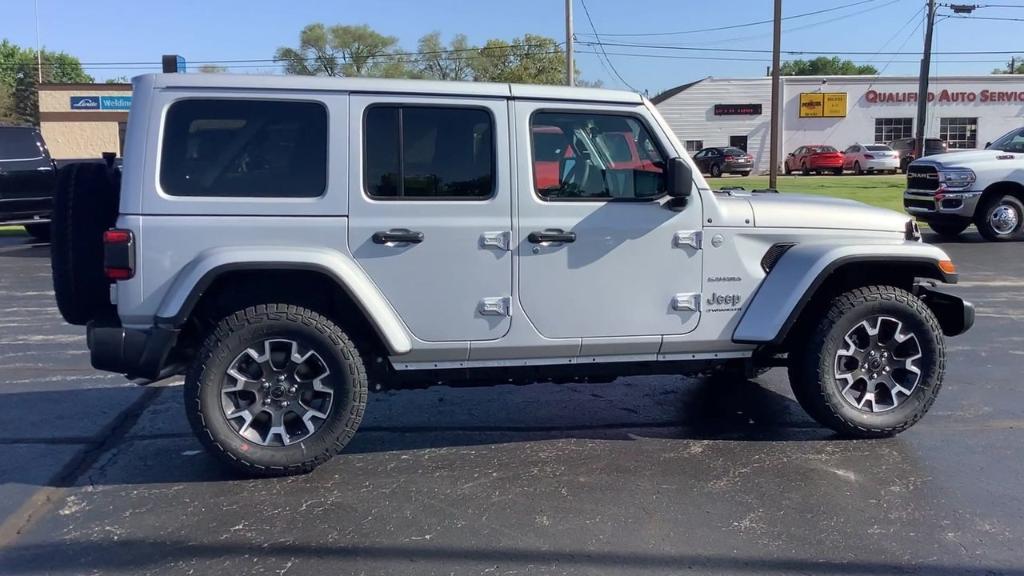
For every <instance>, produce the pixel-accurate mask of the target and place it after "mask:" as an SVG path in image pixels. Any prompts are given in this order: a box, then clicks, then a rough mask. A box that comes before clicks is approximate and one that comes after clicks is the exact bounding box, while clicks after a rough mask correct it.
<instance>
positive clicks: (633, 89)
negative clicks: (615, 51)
mask: <svg viewBox="0 0 1024 576" xmlns="http://www.w3.org/2000/svg"><path fill="white" fill-rule="evenodd" d="M580 5H581V6H583V13H584V14H586V16H587V22H589V23H590V29H591V30H593V31H594V38H595V39H597V45H598V46H599V47H600V48H601V55H602V56H604V59H605V62H607V63H608V67H609V68H611V69H612V72H613V73H614V74H615V77H616V78H618V79H619V82H622V83H623V84H625V85H626V87H627V88H629V89H630V90H632V91H633V92H636V91H637V90H636V88H634V87H633V86H632V85H630V83H629V82H626V79H625V78H623V77H622V74H619V71H618V70H617V69H616V68H615V64H612V61H611V59H610V58H608V53H607V52H605V50H604V44H601V37H600V36H598V34H597V27H596V26H594V20H593V19H592V18H591V17H590V9H589V8H587V2H586V0H580Z"/></svg>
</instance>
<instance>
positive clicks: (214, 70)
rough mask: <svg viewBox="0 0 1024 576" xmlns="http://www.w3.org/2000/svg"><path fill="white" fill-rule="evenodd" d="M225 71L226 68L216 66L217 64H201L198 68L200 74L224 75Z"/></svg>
mask: <svg viewBox="0 0 1024 576" xmlns="http://www.w3.org/2000/svg"><path fill="white" fill-rule="evenodd" d="M227 71H228V69H227V67H226V66H218V65H217V64H203V65H202V66H200V67H199V73H200V74H224V73H225V72H227Z"/></svg>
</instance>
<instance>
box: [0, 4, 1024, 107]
mask: <svg viewBox="0 0 1024 576" xmlns="http://www.w3.org/2000/svg"><path fill="white" fill-rule="evenodd" d="M586 1H587V7H588V8H589V9H590V15H591V17H592V18H593V21H594V26H595V27H596V29H597V31H598V32H599V33H601V34H630V33H640V34H649V33H664V32H673V31H682V30H693V29H700V28H708V27H716V26H727V25H732V24H738V23H746V22H751V21H757V20H767V19H770V18H771V16H772V3H771V2H770V1H769V0H731V1H730V2H708V1H698V0H586ZM853 1H854V0H785V1H784V4H783V12H784V15H793V14H798V13H804V12H810V11H815V10H821V9H823V8H831V7H834V6H840V5H844V4H850V3H851V2H853ZM38 2H39V20H40V33H41V37H42V43H43V45H44V46H45V47H46V48H49V49H53V50H64V51H66V52H69V53H71V54H74V55H75V56H78V57H79V58H80V59H81V60H82V61H83V62H85V63H87V65H88V66H87V67H88V72H89V73H90V74H92V75H93V76H95V77H96V78H97V79H99V80H103V79H106V78H108V77H115V76H120V75H127V76H132V75H135V74H140V73H144V72H146V71H147V70H145V69H133V68H136V67H134V66H133V67H128V66H124V67H122V68H112V67H102V68H101V67H95V66H93V65H92V63H103V62H158V61H159V58H160V55H161V54H165V53H179V54H182V55H184V56H185V57H186V58H187V59H188V60H190V61H202V60H242V59H261V58H271V57H272V56H273V53H274V50H275V49H276V48H277V47H278V46H283V45H292V44H295V43H296V42H297V37H298V32H299V30H300V29H301V28H302V27H303V26H304V25H306V24H308V23H310V22H314V21H322V22H324V23H328V24H334V23H344V24H363V23H365V24H369V25H370V26H372V27H373V28H375V29H377V30H378V31H380V32H383V33H386V34H391V35H394V36H397V37H398V38H400V40H401V44H402V46H403V47H404V48H408V49H414V48H415V45H416V40H417V39H418V38H419V37H420V36H422V35H423V34H425V33H427V32H430V31H433V30H439V31H441V32H442V34H443V35H445V36H446V37H447V36H449V35H451V34H455V33H458V32H463V33H466V34H467V35H468V36H469V37H470V40H471V41H473V42H474V43H483V42H484V41H486V40H487V39H488V38H494V37H499V38H507V39H511V38H512V37H514V36H518V35H522V34H523V33H527V32H530V33H535V34H543V35H547V36H552V37H555V38H558V39H559V40H562V39H564V28H563V26H564V23H563V12H562V10H563V1H562V0H514V1H511V2H508V1H497V0H476V1H465V0H462V1H458V0H359V1H353V0H337V1H333V2H331V1H326V0H321V1H317V0H287V1H281V0H247V1H244V2H243V1H235V0H175V1H173V2H151V1H149V0H137V1H134V2H120V3H112V4H107V3H103V2H82V1H80V0H38ZM998 4H1019V5H1020V6H1021V8H1019V9H1013V8H987V9H984V11H979V12H977V13H976V15H978V16H981V15H985V16H995V17H1013V18H1024V0H1005V1H1003V0H1001V1H1000V2H998ZM923 5H924V0H871V1H869V2H866V3H864V4H862V5H858V6H852V7H849V8H846V9H842V10H836V11H833V12H829V13H826V14H820V15H816V16H810V17H806V18H799V19H794V20H791V21H788V22H787V23H786V25H785V27H784V30H785V32H784V34H783V50H814V51H825V52H830V51H835V52H843V51H858V52H867V53H868V54H867V55H862V56H849V57H850V58H851V59H854V60H858V61H865V62H871V63H873V64H875V66H876V67H877V68H880V69H881V68H883V67H885V70H884V73H885V74H887V75H891V74H915V73H916V70H917V66H918V65H917V64H916V60H917V57H916V56H912V55H911V56H886V55H876V54H875V52H878V51H880V49H881V47H882V46H883V45H885V49H884V50H885V51H901V52H914V51H919V50H920V49H921V44H922V32H921V29H920V28H918V29H917V30H916V31H915V30H914V28H915V27H916V26H917V25H918V24H919V23H920V22H921V20H922V17H921V16H920V13H919V11H920V10H921V8H922V7H923ZM108 7H109V8H108ZM3 14H4V17H3V20H2V21H0V37H4V38H7V39H9V40H11V41H13V42H15V43H18V44H22V45H28V46H31V45H34V44H35V24H34V22H35V21H34V15H33V14H34V12H33V1H32V0H4V11H3ZM915 14H917V16H916V17H915ZM574 20H575V25H576V31H577V33H578V34H580V35H581V36H580V38H581V39H592V37H591V36H587V37H584V36H582V35H583V34H589V33H592V30H591V27H590V24H589V23H588V21H587V18H586V16H585V14H584V10H583V8H582V5H581V2H580V0H575V19H574ZM1021 32H1024V21H1015V22H1014V21H985V20H963V19H957V20H953V19H950V20H945V21H943V22H940V23H939V24H938V25H937V27H936V34H935V50H936V51H951V52H955V51H968V50H974V51H985V50H991V51H994V50H1017V51H1019V54H1021V55H1024V34H1022V33H1021ZM603 40H604V42H606V43H639V44H655V43H657V44H676V45H680V46H687V47H704V48H725V49H750V50H769V49H770V48H771V25H769V24H765V25H760V26H753V27H746V28H738V29H732V30H724V31H717V32H707V33H699V34H685V35H674V36H637V37H612V36H605V37H604V38H603ZM887 42H888V44H886V43H887ZM901 46H902V49H900V47H901ZM578 49H579V50H580V51H594V50H595V48H594V47H590V46H579V47H578ZM606 50H607V51H608V52H609V54H610V55H609V58H610V59H611V62H612V64H614V66H615V68H616V69H617V70H618V71H619V73H620V74H621V75H622V77H623V78H624V79H625V80H626V82H628V83H629V84H630V85H632V86H633V87H635V88H636V89H638V90H640V91H644V90H647V91H649V92H650V93H651V94H654V93H656V92H658V91H660V90H663V89H665V88H670V87H672V86H675V85H677V84H682V83H685V82H689V81H692V80H696V79H698V78H703V77H705V76H718V77H740V76H760V75H763V74H764V73H765V69H766V66H767V64H768V63H769V61H770V55H769V54H760V53H737V52H718V51H706V52H692V51H680V50H655V49H649V48H631V47H623V46H607V47H606ZM623 53H633V54H637V53H639V54H643V56H626V55H622V54H623ZM653 54H660V55H662V56H663V57H652V56H650V55H653ZM664 56H668V57H664ZM680 56H683V57H685V59H684V58H679V57H680ZM793 57H795V56H790V57H789V58H793ZM714 58H722V59H723V60H714ZM725 58H731V60H725ZM784 58H787V57H784ZM1008 59H1009V56H1008V55H1007V56H1002V55H973V56H968V55H962V56H945V55H943V56H936V57H935V60H936V62H937V63H936V64H935V67H934V69H933V73H934V72H935V71H937V72H938V73H939V74H985V73H988V72H990V71H991V70H992V68H994V67H996V66H999V65H1004V64H1005V62H1006V61H1007V60H1008ZM890 60H892V62H891V63H889V64H888V66H886V64H887V62H889V61H890ZM952 60H956V61H957V62H951V61H952ZM577 62H578V66H579V67H580V68H581V69H582V71H583V77H584V78H586V79H589V80H596V79H600V80H602V81H603V82H604V84H605V85H606V86H608V87H613V88H614V87H623V86H622V83H621V82H620V81H619V80H618V79H617V78H615V76H614V75H613V74H612V73H611V72H610V70H609V69H608V68H607V65H606V64H603V63H602V62H601V60H600V59H599V57H598V56H597V55H595V54H586V53H581V54H579V57H578V61H577ZM249 66H254V65H253V64H250V65H249ZM266 66H267V67H266V68H263V69H262V71H273V70H275V68H274V67H273V66H272V65H270V64H267V65H266ZM142 68H144V67H142ZM233 71H236V72H259V71H261V69H260V68H237V69H234V70H233Z"/></svg>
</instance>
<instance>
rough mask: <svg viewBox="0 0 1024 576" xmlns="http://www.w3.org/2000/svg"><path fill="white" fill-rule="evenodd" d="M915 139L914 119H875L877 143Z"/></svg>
mask: <svg viewBox="0 0 1024 576" xmlns="http://www.w3.org/2000/svg"><path fill="white" fill-rule="evenodd" d="M913 137H914V119H913V118H875V142H879V143H886V142H892V141H893V140H899V139H900V138H913Z"/></svg>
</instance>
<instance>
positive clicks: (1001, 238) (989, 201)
mask: <svg viewBox="0 0 1024 576" xmlns="http://www.w3.org/2000/svg"><path fill="white" fill-rule="evenodd" d="M996 210H1012V211H1014V212H1015V213H1016V218H1017V225H1016V226H1015V227H1014V228H1013V229H1012V230H1009V231H1002V230H997V229H996V228H995V227H994V226H993V224H992V221H991V216H992V213H993V212H995V211H996ZM974 225H975V226H977V227H978V233H979V234H981V235H982V236H983V237H984V238H985V239H986V240H988V241H990V242H1006V241H1008V240H1015V239H1018V238H1020V237H1021V236H1024V202H1021V199H1020V198H1018V197H1017V196H1014V195H1013V194H995V195H992V196H990V197H988V198H985V199H983V201H982V203H981V205H980V206H978V209H977V210H976V211H975V214H974Z"/></svg>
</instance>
